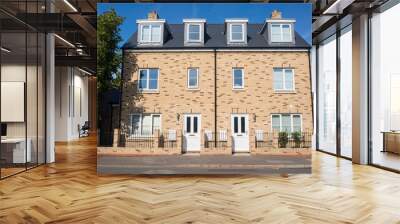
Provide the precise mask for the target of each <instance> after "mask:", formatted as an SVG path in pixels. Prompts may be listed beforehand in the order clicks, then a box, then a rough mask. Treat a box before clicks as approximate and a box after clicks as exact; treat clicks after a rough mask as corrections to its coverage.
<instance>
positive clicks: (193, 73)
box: [189, 69, 197, 87]
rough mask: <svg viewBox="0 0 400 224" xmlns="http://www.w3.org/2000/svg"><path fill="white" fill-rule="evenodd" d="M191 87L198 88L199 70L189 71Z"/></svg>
mask: <svg viewBox="0 0 400 224" xmlns="http://www.w3.org/2000/svg"><path fill="white" fill-rule="evenodd" d="M189 87H197V69H190V70H189Z"/></svg>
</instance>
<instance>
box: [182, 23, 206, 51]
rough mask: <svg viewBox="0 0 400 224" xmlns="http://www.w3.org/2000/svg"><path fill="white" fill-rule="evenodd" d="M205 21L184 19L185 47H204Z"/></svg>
mask: <svg viewBox="0 0 400 224" xmlns="http://www.w3.org/2000/svg"><path fill="white" fill-rule="evenodd" d="M205 23H206V20H205V19H184V20H183V24H184V26H185V31H184V32H185V33H184V35H185V37H184V42H185V43H184V45H185V46H193V45H203V44H204V33H205Z"/></svg>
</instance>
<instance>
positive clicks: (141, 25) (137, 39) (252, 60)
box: [114, 11, 313, 154]
mask: <svg viewBox="0 0 400 224" xmlns="http://www.w3.org/2000/svg"><path fill="white" fill-rule="evenodd" d="M295 23H296V21H295V20H294V19H286V18H282V16H281V13H280V12H279V11H274V12H273V13H272V15H271V17H270V18H267V19H266V20H265V22H264V23H263V24H251V23H249V20H248V19H246V18H234V19H233V18H232V19H225V23H223V24H208V23H207V21H206V20H205V19H194V18H188V19H183V21H182V24H169V23H167V21H166V20H164V19H161V18H159V17H158V15H157V13H156V12H150V13H149V14H148V18H147V19H139V20H137V27H138V30H137V32H135V33H134V34H133V35H132V37H131V38H130V39H129V40H128V41H127V43H126V44H125V45H124V46H123V87H122V99H121V128H120V130H119V132H118V135H116V136H118V139H117V141H114V142H117V143H114V144H115V145H116V144H118V146H119V147H125V148H126V149H127V148H129V149H131V150H133V151H134V152H136V153H139V154H140V153H143V154H180V153H189V152H199V153H200V154H231V153H268V152H293V150H305V149H309V148H310V147H311V135H312V131H313V130H312V128H313V121H312V119H313V118H312V96H311V94H312V93H311V77H310V57H309V50H310V45H309V44H308V43H307V42H306V41H305V40H304V39H303V38H302V37H301V36H300V35H299V34H298V33H297V32H296V31H295ZM285 133H287V134H285Z"/></svg>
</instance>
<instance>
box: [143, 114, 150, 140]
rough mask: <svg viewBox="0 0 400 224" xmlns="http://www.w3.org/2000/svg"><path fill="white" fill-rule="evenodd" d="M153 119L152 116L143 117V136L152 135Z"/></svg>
mask: <svg viewBox="0 0 400 224" xmlns="http://www.w3.org/2000/svg"><path fill="white" fill-rule="evenodd" d="M151 122H152V118H151V115H143V118H142V135H151V134H152V133H151V131H152V126H151Z"/></svg>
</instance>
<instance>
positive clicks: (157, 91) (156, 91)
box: [139, 90, 160, 94]
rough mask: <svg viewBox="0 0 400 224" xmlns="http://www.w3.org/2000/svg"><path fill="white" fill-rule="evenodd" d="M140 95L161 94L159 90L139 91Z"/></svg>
mask: <svg viewBox="0 0 400 224" xmlns="http://www.w3.org/2000/svg"><path fill="white" fill-rule="evenodd" d="M139 93H150V94H159V93H160V91H159V90H139Z"/></svg>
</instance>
